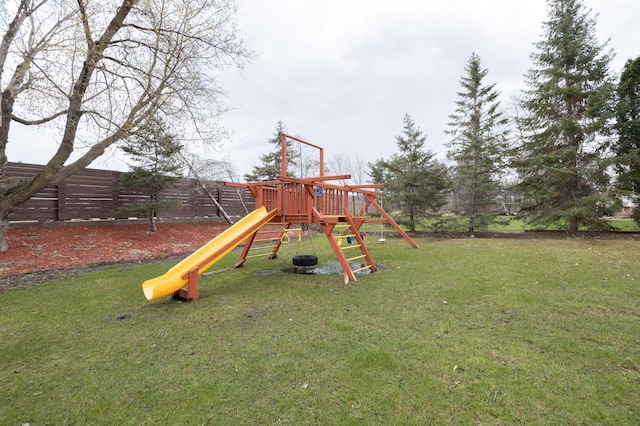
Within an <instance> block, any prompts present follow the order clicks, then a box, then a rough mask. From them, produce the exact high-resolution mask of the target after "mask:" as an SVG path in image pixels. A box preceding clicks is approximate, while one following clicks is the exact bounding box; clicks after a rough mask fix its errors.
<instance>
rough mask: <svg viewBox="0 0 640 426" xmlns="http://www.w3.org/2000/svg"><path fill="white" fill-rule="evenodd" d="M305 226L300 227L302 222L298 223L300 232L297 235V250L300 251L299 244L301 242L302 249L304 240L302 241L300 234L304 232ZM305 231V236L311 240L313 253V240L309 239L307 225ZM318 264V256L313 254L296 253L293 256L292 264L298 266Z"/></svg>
mask: <svg viewBox="0 0 640 426" xmlns="http://www.w3.org/2000/svg"><path fill="white" fill-rule="evenodd" d="M304 231H305V228H303V227H302V224H300V234H299V235H298V252H299V251H300V245H301V244H302V248H303V251H304V241H303V238H304V237H303V236H302V234H303V233H304ZM306 231H307V237H308V238H309V241H310V242H311V246H312V248H313V249H314V250H313V252H314V253H315V248H314V247H313V241H311V235H309V227H308V226H307V227H306ZM317 264H318V256H316V255H315V254H296V255H295V256H293V266H298V267H309V266H316V265H317Z"/></svg>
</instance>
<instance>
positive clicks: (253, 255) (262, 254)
mask: <svg viewBox="0 0 640 426" xmlns="http://www.w3.org/2000/svg"><path fill="white" fill-rule="evenodd" d="M270 254H271V252H269V253H258V254H252V255H250V256H247V257H245V259H252V258H254V257H262V256H269V255H270Z"/></svg>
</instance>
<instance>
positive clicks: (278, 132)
mask: <svg viewBox="0 0 640 426" xmlns="http://www.w3.org/2000/svg"><path fill="white" fill-rule="evenodd" d="M286 133H287V128H286V127H285V126H284V124H283V123H282V120H278V123H277V124H276V129H275V131H274V134H273V137H272V138H271V139H270V140H269V141H268V142H269V143H270V144H272V145H274V150H273V151H271V152H269V153H267V154H262V155H260V162H261V163H262V164H261V165H259V166H254V167H253V170H252V171H251V173H247V174H245V175H244V179H245V180H246V181H247V182H256V181H266V180H275V179H277V178H278V176H280V173H281V172H282V135H283V134H286ZM292 145H293V143H292V142H291V141H287V166H288V167H287V169H288V170H287V175H288V176H294V175H295V172H293V171H290V170H295V166H296V165H297V162H296V160H297V158H298V154H297V153H296V151H295V150H293V148H292Z"/></svg>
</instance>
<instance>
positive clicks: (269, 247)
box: [249, 244, 276, 251]
mask: <svg viewBox="0 0 640 426" xmlns="http://www.w3.org/2000/svg"><path fill="white" fill-rule="evenodd" d="M275 247H276V245H275V244H274V245H272V246H260V247H251V248H250V249H249V251H256V250H267V249H274V248H275Z"/></svg>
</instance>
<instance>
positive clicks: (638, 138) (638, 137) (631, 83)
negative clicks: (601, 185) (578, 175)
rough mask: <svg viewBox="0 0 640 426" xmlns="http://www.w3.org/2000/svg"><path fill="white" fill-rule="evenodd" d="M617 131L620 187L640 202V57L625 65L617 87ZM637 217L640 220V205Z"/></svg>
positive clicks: (635, 215)
mask: <svg viewBox="0 0 640 426" xmlns="http://www.w3.org/2000/svg"><path fill="white" fill-rule="evenodd" d="M617 95H618V96H617V105H616V131H617V136H618V138H617V140H616V142H615V143H614V148H613V150H614V152H615V154H616V168H617V171H618V189H619V190H620V191H621V192H622V194H623V195H624V196H626V197H629V198H630V199H631V200H633V201H634V202H635V204H636V206H637V205H639V204H640V57H638V58H636V59H635V60H629V61H627V63H626V64H625V66H624V70H623V71H622V75H621V76H620V82H619V83H618V87H617ZM633 218H634V220H635V221H636V222H638V223H640V208H636V209H635V210H634V215H633Z"/></svg>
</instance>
